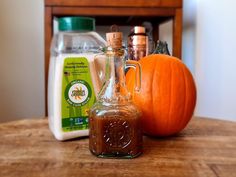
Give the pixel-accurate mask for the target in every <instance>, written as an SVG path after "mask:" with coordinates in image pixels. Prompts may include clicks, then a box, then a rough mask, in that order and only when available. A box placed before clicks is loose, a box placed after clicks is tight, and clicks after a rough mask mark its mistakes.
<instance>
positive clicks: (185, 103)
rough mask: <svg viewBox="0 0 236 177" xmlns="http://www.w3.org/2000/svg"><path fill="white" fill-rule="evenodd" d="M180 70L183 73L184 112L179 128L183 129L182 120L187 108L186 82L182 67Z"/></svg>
mask: <svg viewBox="0 0 236 177" xmlns="http://www.w3.org/2000/svg"><path fill="white" fill-rule="evenodd" d="M181 70H182V73H183V78H184V89H185V90H184V93H185V95H184V112H183V115H182V119H181V123H180V126H181V128H184V126H185V125H184V122H185V120H184V118H185V117H186V108H187V90H188V89H187V82H186V77H187V76H186V74H185V68H184V67H181Z"/></svg>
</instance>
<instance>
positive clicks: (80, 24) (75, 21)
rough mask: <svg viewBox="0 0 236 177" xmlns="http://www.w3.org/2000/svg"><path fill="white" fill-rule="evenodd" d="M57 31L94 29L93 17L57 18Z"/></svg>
mask: <svg viewBox="0 0 236 177" xmlns="http://www.w3.org/2000/svg"><path fill="white" fill-rule="evenodd" d="M58 22H59V27H58V29H59V31H94V30H95V19H94V18H89V17H62V18H59V21H58Z"/></svg>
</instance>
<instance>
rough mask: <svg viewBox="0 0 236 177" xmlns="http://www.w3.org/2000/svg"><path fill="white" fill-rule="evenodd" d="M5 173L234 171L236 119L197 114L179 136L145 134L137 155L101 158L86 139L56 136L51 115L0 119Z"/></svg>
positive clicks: (206, 176) (201, 175)
mask: <svg viewBox="0 0 236 177" xmlns="http://www.w3.org/2000/svg"><path fill="white" fill-rule="evenodd" d="M0 137H1V139H0V141H1V144H0V176H1V177H36V176H37V177H43V176H47V177H50V176H55V177H64V176H68V177H75V176H86V177H90V176H91V177H92V176H93V177H94V176H112V177H116V176H124V177H129V176H132V177H146V176H150V177H153V176H166V177H173V176H179V177H235V176H236V123H233V122H228V121H220V120H214V119H203V118H193V119H192V121H191V122H190V124H189V125H188V127H187V128H186V129H185V130H184V131H182V132H181V133H180V134H179V135H178V136H175V137H170V138H165V139H164V138H163V139H158V138H151V137H144V153H143V154H142V155H141V156H140V157H138V158H135V159H101V158H97V157H95V156H93V155H91V154H90V152H89V150H88V139H87V138H82V139H77V140H73V141H66V142H59V141H56V140H55V139H54V138H53V136H52V134H51V133H50V131H49V129H48V122H47V119H37V120H22V121H15V122H9V123H3V124H0Z"/></svg>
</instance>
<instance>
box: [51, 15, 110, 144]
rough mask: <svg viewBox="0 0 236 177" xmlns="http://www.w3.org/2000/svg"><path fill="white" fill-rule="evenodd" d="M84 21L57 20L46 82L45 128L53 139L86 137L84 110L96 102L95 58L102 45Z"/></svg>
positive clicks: (87, 20) (92, 25) (89, 21)
mask: <svg viewBox="0 0 236 177" xmlns="http://www.w3.org/2000/svg"><path fill="white" fill-rule="evenodd" d="M94 29H95V20H94V19H93V18H87V17H63V18H60V19H59V32H58V33H57V34H56V35H55V36H54V37H53V41H52V44H51V57H50V66H49V79H48V116H49V127H50V130H51V131H52V133H53V134H54V136H55V138H56V139H58V140H67V139H72V138H76V137H81V136H88V110H89V109H90V107H91V106H92V105H93V104H94V102H95V101H96V95H97V93H98V92H99V90H100V87H101V81H100V78H99V74H100V73H99V72H98V70H99V69H98V68H96V67H97V65H96V63H103V61H102V62H101V61H99V62H95V61H94V60H95V57H96V56H98V55H99V52H100V49H101V48H102V47H104V46H105V45H106V41H105V40H104V39H103V38H102V37H101V36H100V35H98V34H97V33H96V32H94Z"/></svg>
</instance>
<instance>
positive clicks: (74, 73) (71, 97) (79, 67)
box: [61, 57, 95, 132]
mask: <svg viewBox="0 0 236 177" xmlns="http://www.w3.org/2000/svg"><path fill="white" fill-rule="evenodd" d="M94 102H95V94H94V91H93V85H92V79H91V75H90V69H89V63H88V60H87V59H86V58H85V57H68V58H65V60H64V66H63V76H62V105H61V106H62V109H61V110H62V130H63V131H64V132H69V131H74V130H85V129H88V111H89V109H90V107H91V106H92V105H93V104H94Z"/></svg>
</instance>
